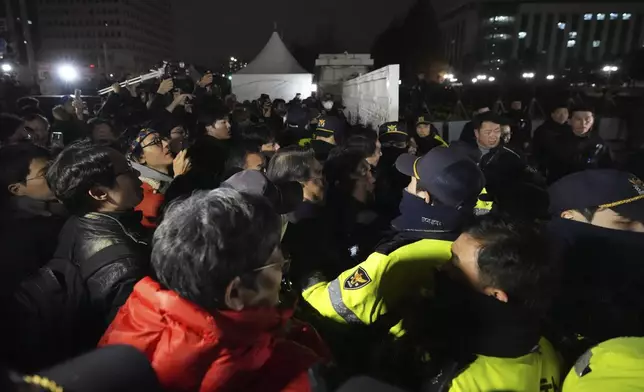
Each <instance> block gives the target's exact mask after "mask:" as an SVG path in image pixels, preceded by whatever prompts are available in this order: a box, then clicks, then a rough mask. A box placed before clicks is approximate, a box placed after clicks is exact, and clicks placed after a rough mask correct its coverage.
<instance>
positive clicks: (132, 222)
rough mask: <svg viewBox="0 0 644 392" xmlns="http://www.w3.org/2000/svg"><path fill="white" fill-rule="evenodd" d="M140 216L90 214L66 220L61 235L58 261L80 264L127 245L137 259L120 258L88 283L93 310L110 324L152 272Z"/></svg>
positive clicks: (57, 250) (97, 273)
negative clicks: (135, 288)
mask: <svg viewBox="0 0 644 392" xmlns="http://www.w3.org/2000/svg"><path fill="white" fill-rule="evenodd" d="M143 233H144V231H143V228H142V226H141V213H135V212H129V213H110V214H107V213H89V214H86V215H84V216H82V217H76V216H73V217H71V218H69V219H68V220H67V222H66V223H65V226H64V227H63V229H62V230H61V232H60V242H59V245H58V249H56V257H57V258H65V257H67V258H68V260H70V261H71V262H72V263H74V264H76V265H80V264H82V263H84V262H86V261H87V260H89V259H90V258H91V257H92V256H94V255H95V254H97V253H98V252H101V251H104V252H109V248H110V247H114V246H117V245H126V246H127V247H128V248H129V249H130V250H131V254H135V255H137V256H136V257H126V258H117V259H115V260H114V261H113V262H112V263H109V264H107V265H105V266H104V267H103V268H101V269H99V270H98V271H96V272H95V273H94V275H93V276H91V277H90V278H89V279H87V281H86V285H87V290H88V293H89V296H90V301H91V303H92V307H93V309H94V310H96V312H97V315H98V316H99V317H101V318H102V319H103V320H104V321H105V326H106V327H107V325H109V323H110V322H111V321H112V319H113V318H114V316H115V315H116V313H117V312H118V309H119V308H120V307H121V305H123V304H124V303H125V301H126V300H127V297H128V296H129V295H130V293H131V292H132V288H133V287H134V285H135V284H136V282H138V281H139V279H141V278H143V277H144V276H146V275H147V274H148V273H149V247H148V242H147V239H146V238H145V236H144V234H143Z"/></svg>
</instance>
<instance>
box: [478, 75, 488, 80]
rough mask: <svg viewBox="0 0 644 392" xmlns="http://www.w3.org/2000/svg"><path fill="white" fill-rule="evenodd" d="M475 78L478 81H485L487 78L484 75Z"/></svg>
mask: <svg viewBox="0 0 644 392" xmlns="http://www.w3.org/2000/svg"><path fill="white" fill-rule="evenodd" d="M476 78H477V79H478V80H485V79H487V76H486V75H478V76H477V77H476Z"/></svg>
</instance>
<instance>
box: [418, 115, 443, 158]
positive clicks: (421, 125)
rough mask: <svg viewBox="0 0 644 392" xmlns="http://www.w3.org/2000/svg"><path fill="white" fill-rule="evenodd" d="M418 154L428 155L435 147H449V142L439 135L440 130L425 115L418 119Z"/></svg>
mask: <svg viewBox="0 0 644 392" xmlns="http://www.w3.org/2000/svg"><path fill="white" fill-rule="evenodd" d="M414 140H415V141H416V144H417V146H418V147H417V152H416V153H417V154H418V156H422V155H425V154H427V153H428V152H429V151H430V150H431V149H433V148H434V147H439V146H441V147H447V142H445V140H443V138H442V137H440V135H439V134H438V129H436V127H435V126H434V125H433V124H432V123H431V122H430V121H429V115H427V114H423V115H421V116H419V117H418V118H417V119H416V137H414Z"/></svg>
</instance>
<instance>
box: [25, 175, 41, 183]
mask: <svg viewBox="0 0 644 392" xmlns="http://www.w3.org/2000/svg"><path fill="white" fill-rule="evenodd" d="M43 178H45V174H44V173H43V174H39V175H37V176H36V177H31V178H25V182H28V181H33V180H40V179H43Z"/></svg>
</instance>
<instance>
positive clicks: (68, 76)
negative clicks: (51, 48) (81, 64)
mask: <svg viewBox="0 0 644 392" xmlns="http://www.w3.org/2000/svg"><path fill="white" fill-rule="evenodd" d="M58 76H59V77H60V78H61V79H62V80H63V81H65V82H73V81H74V80H76V79H78V70H77V69H76V67H74V66H73V65H69V64H64V65H61V66H60V67H58Z"/></svg>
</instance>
